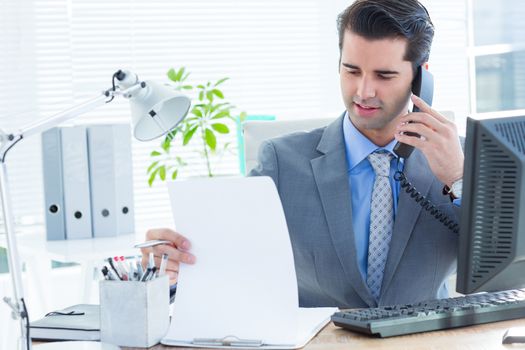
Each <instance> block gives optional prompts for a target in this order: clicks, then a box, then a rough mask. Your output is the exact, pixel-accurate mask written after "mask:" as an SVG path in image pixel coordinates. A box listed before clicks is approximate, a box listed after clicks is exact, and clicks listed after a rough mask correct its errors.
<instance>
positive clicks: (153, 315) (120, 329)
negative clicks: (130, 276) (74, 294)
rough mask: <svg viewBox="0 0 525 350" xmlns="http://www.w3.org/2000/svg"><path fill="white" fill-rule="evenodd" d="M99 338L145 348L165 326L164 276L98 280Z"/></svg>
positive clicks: (166, 291)
mask: <svg viewBox="0 0 525 350" xmlns="http://www.w3.org/2000/svg"><path fill="white" fill-rule="evenodd" d="M99 289H100V338H101V341H103V342H107V343H111V344H115V345H120V346H130V347H143V348H149V347H150V346H153V345H155V344H157V343H158V342H160V340H161V339H162V337H164V335H166V332H167V331H168V328H169V307H170V304H169V300H170V296H169V279H168V276H162V277H159V278H155V279H153V280H151V281H148V282H139V281H107V280H104V281H100V285H99Z"/></svg>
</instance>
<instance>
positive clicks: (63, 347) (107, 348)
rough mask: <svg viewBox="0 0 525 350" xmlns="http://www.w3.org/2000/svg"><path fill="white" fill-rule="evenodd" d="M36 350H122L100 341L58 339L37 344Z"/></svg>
mask: <svg viewBox="0 0 525 350" xmlns="http://www.w3.org/2000/svg"><path fill="white" fill-rule="evenodd" d="M34 348H35V349H36V350H120V347H118V346H116V345H113V344H108V343H101V342H98V341H58V342H52V343H46V344H41V345H35V346H34Z"/></svg>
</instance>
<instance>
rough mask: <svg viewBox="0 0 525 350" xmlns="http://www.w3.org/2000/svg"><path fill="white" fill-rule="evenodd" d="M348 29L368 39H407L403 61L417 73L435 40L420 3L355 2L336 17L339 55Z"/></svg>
mask: <svg viewBox="0 0 525 350" xmlns="http://www.w3.org/2000/svg"><path fill="white" fill-rule="evenodd" d="M347 29H349V30H351V31H352V32H354V33H355V34H357V35H360V36H362V37H364V38H367V39H384V38H394V37H403V38H405V39H407V41H408V46H407V51H406V53H405V57H404V58H405V60H407V61H410V62H412V66H413V68H414V70H415V69H416V68H417V67H418V66H420V65H422V64H423V63H425V62H426V61H428V58H429V55H430V46H431V45H432V39H433V37H434V25H433V24H432V21H431V20H430V16H429V14H428V12H427V10H426V8H425V7H424V6H423V5H422V4H420V3H419V2H418V1H417V0H356V1H355V2H354V3H353V4H352V5H350V6H349V7H348V8H347V9H346V10H344V11H343V12H342V13H341V14H340V15H339V17H338V18H337V30H338V31H339V55H341V51H342V49H343V40H344V35H345V30H347Z"/></svg>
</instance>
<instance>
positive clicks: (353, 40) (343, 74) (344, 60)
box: [339, 30, 413, 141]
mask: <svg viewBox="0 0 525 350" xmlns="http://www.w3.org/2000/svg"><path fill="white" fill-rule="evenodd" d="M406 48H407V41H406V39H404V38H388V39H377V40H369V39H365V38H364V37H362V36H359V35H357V34H354V33H353V32H351V31H349V30H347V31H346V32H345V36H344V41H343V47H342V50H341V63H340V66H339V75H340V80H341V92H342V94H343V100H344V103H345V106H346V109H347V111H348V114H349V116H350V120H351V121H352V123H353V124H354V125H355V126H356V128H357V129H358V130H359V131H361V133H363V134H364V135H365V136H367V137H368V138H370V139H373V140H374V139H376V138H378V137H379V139H381V140H383V141H384V140H385V139H388V141H390V140H392V138H393V137H394V132H395V122H394V119H395V118H396V117H398V116H401V115H404V114H406V113H407V111H408V101H409V98H410V88H411V82H412V76H413V72H412V63H411V62H409V61H405V60H404V59H403V57H404V55H405V52H406Z"/></svg>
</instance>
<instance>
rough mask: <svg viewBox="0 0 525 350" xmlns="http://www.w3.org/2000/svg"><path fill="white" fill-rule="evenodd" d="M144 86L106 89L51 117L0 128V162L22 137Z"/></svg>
mask: <svg viewBox="0 0 525 350" xmlns="http://www.w3.org/2000/svg"><path fill="white" fill-rule="evenodd" d="M145 87H146V84H145V83H144V82H141V81H138V82H137V83H135V84H133V85H132V86H130V87H128V88H126V89H125V90H118V89H115V90H114V89H108V90H106V91H104V92H102V94H100V95H99V96H97V97H95V98H93V99H91V100H88V101H86V102H84V103H81V104H79V105H77V106H73V107H71V108H68V109H66V110H64V111H61V112H59V113H57V114H55V115H53V116H51V117H48V118H45V119H42V120H38V121H36V122H35V123H32V124H29V125H27V126H25V127H23V128H22V129H20V130H18V131H17V132H14V133H9V134H7V133H5V132H3V131H1V130H0V162H5V157H6V155H7V152H8V151H9V150H10V149H11V148H12V147H13V146H14V145H15V144H16V143H17V142H19V141H20V140H22V139H23V138H27V137H29V136H32V135H35V134H40V133H42V132H44V131H46V130H49V129H51V128H52V127H55V126H57V125H59V124H61V123H63V122H66V121H68V120H71V119H74V118H76V117H79V116H81V115H82V114H85V113H87V112H90V111H92V110H94V109H96V108H97V107H100V106H102V105H104V104H106V103H109V102H111V101H113V98H114V97H115V96H117V95H121V96H123V97H125V98H130V97H131V96H132V95H133V93H135V92H136V91H137V90H140V89H142V88H145Z"/></svg>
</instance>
